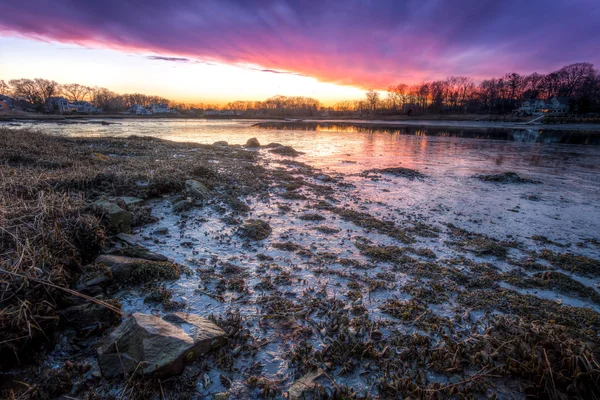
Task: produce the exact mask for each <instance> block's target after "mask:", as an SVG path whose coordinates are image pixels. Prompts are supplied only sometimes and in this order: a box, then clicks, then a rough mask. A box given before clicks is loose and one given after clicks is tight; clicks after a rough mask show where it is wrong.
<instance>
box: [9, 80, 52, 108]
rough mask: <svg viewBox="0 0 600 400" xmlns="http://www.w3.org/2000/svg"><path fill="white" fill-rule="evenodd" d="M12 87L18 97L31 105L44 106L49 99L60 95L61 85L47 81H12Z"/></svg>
mask: <svg viewBox="0 0 600 400" xmlns="http://www.w3.org/2000/svg"><path fill="white" fill-rule="evenodd" d="M9 83H10V85H11V86H12V88H13V94H14V95H15V96H16V97H22V98H24V99H25V100H27V101H29V102H30V103H31V104H33V105H35V106H37V107H38V108H39V107H40V106H43V105H44V103H46V100H47V99H48V98H49V97H52V96H54V95H55V94H57V93H58V90H59V85H58V83H56V82H54V81H50V80H47V79H40V78H36V79H12V80H11V81H10V82H9Z"/></svg>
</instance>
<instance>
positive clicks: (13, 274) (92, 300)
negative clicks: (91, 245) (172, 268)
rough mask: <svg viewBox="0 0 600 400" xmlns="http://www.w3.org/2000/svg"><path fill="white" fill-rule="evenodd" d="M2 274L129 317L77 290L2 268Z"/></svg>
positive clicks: (0, 270)
mask: <svg viewBox="0 0 600 400" xmlns="http://www.w3.org/2000/svg"><path fill="white" fill-rule="evenodd" d="M0 272H3V273H5V274H8V275H11V276H16V277H19V278H23V279H28V280H30V281H32V282H36V283H40V284H42V285H46V286H50V287H52V288H54V289H58V290H62V291H63V292H67V293H69V294H72V295H73V296H77V297H81V298H82V299H86V300H88V301H91V302H93V303H96V304H98V305H100V306H103V307H105V308H107V309H109V310H110V311H112V312H114V313H117V314H119V315H120V316H121V317H129V314H125V313H123V312H122V311H121V310H120V309H118V308H117V307H115V306H113V305H112V304H109V303H107V302H105V301H102V300H98V299H95V298H93V297H91V296H88V295H85V294H83V293H79V292H77V291H75V290H72V289H69V288H66V287H63V286H58V285H55V284H54V283H52V282H48V281H45V280H43V279H37V278H31V277H29V276H27V275H23V274H19V273H16V272H10V271H7V270H5V269H2V268H0Z"/></svg>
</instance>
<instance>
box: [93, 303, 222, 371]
mask: <svg viewBox="0 0 600 400" xmlns="http://www.w3.org/2000/svg"><path fill="white" fill-rule="evenodd" d="M226 340H227V339H226V336H225V332H223V330H222V329H221V328H219V327H218V326H216V325H215V324H213V323H212V322H210V321H209V320H207V319H206V318H203V317H200V316H198V315H194V314H186V313H173V314H169V315H166V316H164V317H163V318H162V319H161V318H159V317H157V316H154V315H151V314H142V313H135V314H133V315H132V316H131V318H129V319H128V320H127V321H125V322H124V323H122V324H121V325H120V326H119V327H118V328H117V329H115V330H114V331H113V332H112V333H111V334H110V335H109V336H108V337H107V338H106V340H105V341H104V344H103V345H102V347H100V349H98V364H99V365H100V369H101V371H102V375H104V376H105V377H106V378H114V377H118V376H124V375H129V374H131V373H133V372H134V371H136V369H137V372H138V373H143V374H144V375H149V374H156V375H157V376H165V375H174V374H179V373H181V372H182V371H183V368H184V367H185V364H186V363H188V362H191V361H193V360H195V359H197V358H198V357H200V356H201V355H202V354H205V353H206V352H208V351H209V350H211V348H215V347H218V346H220V345H222V344H223V343H225V341H226ZM138 365H139V368H138Z"/></svg>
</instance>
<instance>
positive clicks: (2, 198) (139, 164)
mask: <svg viewBox="0 0 600 400" xmlns="http://www.w3.org/2000/svg"><path fill="white" fill-rule="evenodd" d="M256 157H257V155H256V154H254V153H252V152H247V151H245V150H243V149H241V148H231V147H228V148H219V147H216V146H206V145H198V144H190V143H174V142H167V141H162V140H159V139H154V138H142V137H127V138H67V137H57V136H49V135H44V134H41V133H39V132H34V131H30V130H9V129H0V268H1V269H3V270H5V271H8V272H11V273H13V275H9V274H6V273H0V359H1V360H2V367H8V366H10V365H11V364H14V361H22V359H23V356H25V355H26V353H27V352H25V350H30V349H34V348H36V346H37V345H39V344H41V343H46V342H48V341H51V338H52V331H53V330H54V329H56V328H57V327H58V320H59V318H58V309H59V308H60V304H61V303H62V301H61V299H63V298H64V297H66V296H70V294H68V293H66V292H65V291H64V290H59V289H57V288H56V287H52V286H51V285H54V286H59V287H69V286H70V285H71V284H73V283H74V282H75V281H76V279H77V278H78V276H79V274H80V273H81V271H82V270H81V266H82V265H85V264H87V263H89V262H91V261H92V260H93V259H94V258H95V257H96V255H97V254H98V252H99V251H100V250H101V248H102V246H103V243H104V239H105V236H106V228H105V227H104V225H103V221H102V220H101V219H100V218H99V216H98V215H95V214H94V212H93V210H91V208H90V207H89V204H90V203H91V202H92V201H94V200H96V199H97V198H100V197H105V196H107V197H108V196H121V195H126V196H137V197H141V198H144V199H148V198H152V197H156V196H159V195H162V194H166V193H173V192H179V191H181V190H183V187H184V182H185V180H186V179H196V180H198V181H201V182H202V183H204V184H205V185H206V186H207V187H209V188H210V189H211V190H212V192H213V193H214V196H215V197H214V200H213V201H214V202H215V203H216V202H222V203H225V204H230V205H232V206H236V204H237V203H239V202H240V200H239V196H243V195H246V194H248V193H261V192H262V191H264V190H266V186H265V184H264V183H263V182H262V181H261V177H262V175H263V170H262V168H260V167H258V166H257V165H256V164H255V160H256ZM213 161H218V163H214V162H213ZM215 165H218V167H215ZM15 273H16V274H19V275H21V276H22V277H20V276H16V275H14V274H15ZM31 278H33V279H36V280H38V281H34V280H32V279H31ZM39 281H44V282H48V283H50V285H45V284H40V283H39Z"/></svg>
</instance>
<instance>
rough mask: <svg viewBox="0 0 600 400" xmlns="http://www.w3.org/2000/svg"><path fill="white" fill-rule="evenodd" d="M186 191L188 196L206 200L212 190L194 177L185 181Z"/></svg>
mask: <svg viewBox="0 0 600 400" xmlns="http://www.w3.org/2000/svg"><path fill="white" fill-rule="evenodd" d="M185 192H186V193H187V195H188V196H190V197H192V198H193V199H196V200H201V201H204V200H206V199H208V197H209V196H210V190H208V188H207V187H206V186H204V185H203V184H202V183H200V182H198V181H195V180H193V179H188V180H187V181H185Z"/></svg>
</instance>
